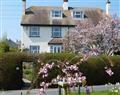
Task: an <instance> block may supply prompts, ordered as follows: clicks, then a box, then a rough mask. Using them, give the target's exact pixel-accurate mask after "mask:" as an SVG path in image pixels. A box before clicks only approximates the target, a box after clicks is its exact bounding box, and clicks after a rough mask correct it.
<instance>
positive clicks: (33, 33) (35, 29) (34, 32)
mask: <svg viewBox="0 0 120 95" xmlns="http://www.w3.org/2000/svg"><path fill="white" fill-rule="evenodd" d="M29 36H30V37H40V31H39V27H37V26H32V27H30V33H29Z"/></svg>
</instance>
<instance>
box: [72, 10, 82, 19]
mask: <svg viewBox="0 0 120 95" xmlns="http://www.w3.org/2000/svg"><path fill="white" fill-rule="evenodd" d="M73 17H74V18H82V17H83V12H82V11H74V12H73Z"/></svg>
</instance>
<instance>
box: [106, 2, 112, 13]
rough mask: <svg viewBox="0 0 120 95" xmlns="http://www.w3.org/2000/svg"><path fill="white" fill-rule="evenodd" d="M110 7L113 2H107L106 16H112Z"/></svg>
mask: <svg viewBox="0 0 120 95" xmlns="http://www.w3.org/2000/svg"><path fill="white" fill-rule="evenodd" d="M110 5H111V2H110V1H109V0H107V2H106V14H107V15H110Z"/></svg>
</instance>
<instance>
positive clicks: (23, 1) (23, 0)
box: [22, 0, 26, 15]
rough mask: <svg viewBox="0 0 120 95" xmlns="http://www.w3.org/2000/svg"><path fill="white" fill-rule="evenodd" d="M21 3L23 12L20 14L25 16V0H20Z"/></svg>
mask: <svg viewBox="0 0 120 95" xmlns="http://www.w3.org/2000/svg"><path fill="white" fill-rule="evenodd" d="M22 3H23V11H22V14H23V15H25V10H26V0H22Z"/></svg>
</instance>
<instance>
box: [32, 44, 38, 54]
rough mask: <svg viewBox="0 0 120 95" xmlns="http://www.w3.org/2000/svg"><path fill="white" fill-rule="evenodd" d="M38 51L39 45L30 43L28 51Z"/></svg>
mask: <svg viewBox="0 0 120 95" xmlns="http://www.w3.org/2000/svg"><path fill="white" fill-rule="evenodd" d="M35 48H36V49H35ZM39 52H40V46H39V45H30V53H39Z"/></svg>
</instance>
